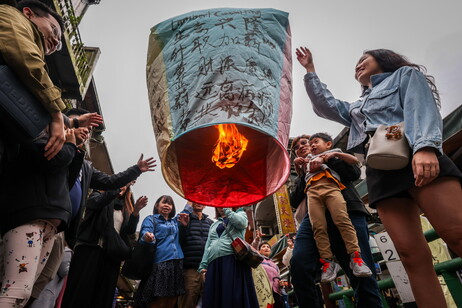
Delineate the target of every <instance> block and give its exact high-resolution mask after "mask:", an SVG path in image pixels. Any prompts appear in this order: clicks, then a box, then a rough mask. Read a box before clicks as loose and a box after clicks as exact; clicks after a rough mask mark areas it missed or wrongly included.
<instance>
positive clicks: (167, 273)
mask: <svg viewBox="0 0 462 308" xmlns="http://www.w3.org/2000/svg"><path fill="white" fill-rule="evenodd" d="M184 293H185V289H184V281H183V259H178V260H168V261H164V262H160V263H154V264H153V266H152V271H151V275H149V277H148V278H147V279H145V280H142V281H141V282H140V284H139V286H138V289H137V291H136V293H135V296H134V299H135V303H134V307H136V308H144V307H147V306H148V305H149V303H152V302H154V301H155V300H156V298H159V297H164V296H179V295H183V294H184Z"/></svg>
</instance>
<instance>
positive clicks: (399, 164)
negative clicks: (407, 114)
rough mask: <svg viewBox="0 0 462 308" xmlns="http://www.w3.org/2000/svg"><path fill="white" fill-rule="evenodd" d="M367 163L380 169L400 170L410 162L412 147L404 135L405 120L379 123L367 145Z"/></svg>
mask: <svg viewBox="0 0 462 308" xmlns="http://www.w3.org/2000/svg"><path fill="white" fill-rule="evenodd" d="M366 150H367V156H366V165H367V166H369V167H371V168H374V169H380V170H398V169H402V168H404V167H406V166H407V165H408V164H409V157H410V152H411V150H410V147H409V143H408V142H407V139H406V137H405V136H404V122H401V123H398V124H396V125H391V126H387V125H379V126H378V127H377V130H376V131H375V133H374V135H373V136H372V138H371V139H370V140H369V144H368V145H366Z"/></svg>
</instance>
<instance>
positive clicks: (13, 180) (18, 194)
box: [0, 138, 76, 234]
mask: <svg viewBox="0 0 462 308" xmlns="http://www.w3.org/2000/svg"><path fill="white" fill-rule="evenodd" d="M46 143H47V138H42V139H38V140H35V141H33V142H32V141H31V142H27V143H23V144H21V145H17V148H16V153H15V155H14V158H12V159H10V160H9V161H8V164H6V166H5V170H4V173H3V174H2V180H1V185H0V186H1V187H0V195H1V196H0V197H1V198H2V202H0V208H1V215H0V217H1V218H0V225H1V232H2V234H5V233H6V232H8V231H9V230H11V229H13V228H15V227H18V226H20V225H23V224H26V223H28V222H31V221H33V220H36V219H60V220H61V221H62V223H61V225H60V226H59V228H58V232H60V231H62V230H63V229H64V228H65V227H66V226H67V224H68V223H69V220H70V218H71V203H70V198H69V179H68V174H69V173H68V167H69V165H70V164H71V163H72V161H73V159H74V155H75V153H76V147H75V145H74V144H72V143H65V144H64V146H63V147H62V149H61V151H59V153H58V154H57V155H56V156H55V157H53V158H52V159H51V160H47V159H46V158H45V157H44V153H45V150H44V149H45V145H46Z"/></svg>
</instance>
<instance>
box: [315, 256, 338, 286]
mask: <svg viewBox="0 0 462 308" xmlns="http://www.w3.org/2000/svg"><path fill="white" fill-rule="evenodd" d="M319 261H320V262H321V264H322V273H321V282H331V281H333V280H334V279H335V278H336V277H337V273H338V271H340V265H338V264H337V263H336V262H334V261H332V260H328V259H319Z"/></svg>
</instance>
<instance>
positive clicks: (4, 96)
mask: <svg viewBox="0 0 462 308" xmlns="http://www.w3.org/2000/svg"><path fill="white" fill-rule="evenodd" d="M50 121H51V116H50V114H49V112H48V111H47V110H46V109H45V108H44V107H43V105H42V104H41V103H40V102H39V100H38V99H37V98H36V97H35V96H34V95H33V94H32V93H31V92H30V91H29V89H27V88H26V87H25V86H24V84H23V83H22V82H21V81H20V80H19V78H18V77H17V76H16V75H15V74H14V72H13V71H12V70H11V69H10V68H9V67H8V66H6V65H0V126H1V129H2V130H3V131H5V132H6V133H5V135H6V136H9V137H12V138H14V139H15V140H17V141H20V142H21V141H26V140H30V139H34V138H36V137H37V136H38V135H39V134H40V133H41V132H42V131H43V130H44V129H45V127H46V126H47V125H48V124H49V123H50Z"/></svg>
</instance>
